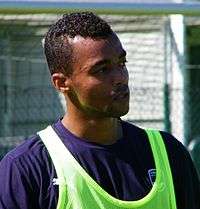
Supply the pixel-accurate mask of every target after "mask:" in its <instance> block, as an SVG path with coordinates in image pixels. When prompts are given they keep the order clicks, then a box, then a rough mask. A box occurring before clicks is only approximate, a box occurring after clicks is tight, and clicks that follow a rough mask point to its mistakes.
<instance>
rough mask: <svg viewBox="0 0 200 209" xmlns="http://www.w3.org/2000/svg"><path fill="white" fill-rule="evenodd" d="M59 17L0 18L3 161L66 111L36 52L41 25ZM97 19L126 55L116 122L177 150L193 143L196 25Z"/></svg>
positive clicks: (159, 19) (178, 20)
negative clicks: (167, 137)
mask: <svg viewBox="0 0 200 209" xmlns="http://www.w3.org/2000/svg"><path fill="white" fill-rule="evenodd" d="M59 17H60V16H59V15H50V14H43V15H0V117H1V120H0V150H3V151H2V153H3V154H4V153H5V152H6V151H7V150H9V149H10V148H11V147H13V146H15V145H16V144H17V143H18V141H21V140H23V138H24V137H27V136H30V135H32V134H34V133H35V132H36V131H38V130H40V129H42V128H44V127H45V126H46V125H48V124H51V123H53V122H54V121H55V120H56V119H57V118H59V117H62V115H63V113H64V112H65V111H66V110H65V103H64V100H63V98H62V96H61V95H59V94H58V92H56V91H55V90H54V89H53V88H52V86H51V83H50V78H49V72H48V69H47V65H46V62H45V59H44V55H43V49H42V44H41V40H42V38H43V36H44V34H45V32H46V31H47V29H48V27H49V25H50V24H52V23H54V22H55V21H56V20H57V19H58V18H59ZM102 17H103V18H104V19H106V20H107V21H108V22H109V23H110V24H111V25H112V27H113V30H114V31H116V32H117V34H118V36H119V38H120V40H121V42H122V44H123V46H124V48H125V50H126V51H127V60H128V63H127V67H128V71H129V77H130V82H129V86H130V90H131V99H130V111H129V113H128V114H127V115H126V116H124V117H123V118H124V119H125V120H128V121H130V122H133V123H135V124H138V125H141V126H144V127H152V128H158V129H161V130H167V131H170V132H172V133H173V134H174V135H175V136H176V137H177V138H179V139H180V140H183V139H185V142H189V141H190V140H192V138H194V137H196V136H198V135H199V134H200V128H199V126H200V119H199V117H198V110H199V109H200V103H199V101H200V100H199V99H200V93H199V92H200V91H199V78H200V76H199V73H200V71H199V64H200V63H199V59H198V52H199V47H200V45H199V43H200V41H199V40H198V37H199V34H200V27H199V25H200V22H199V18H198V17H185V19H184V21H183V17H179V16H176V17H172V16H170V15H160V16H153V15H151V16H150V15H140V16H131V15H129V16H126V15H102ZM173 24H175V27H174V26H173ZM176 29H178V30H176ZM184 31H186V32H184ZM184 34H185V35H184ZM186 63H187V64H186ZM3 154H1V153H0V155H3Z"/></svg>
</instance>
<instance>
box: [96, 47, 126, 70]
mask: <svg viewBox="0 0 200 209" xmlns="http://www.w3.org/2000/svg"><path fill="white" fill-rule="evenodd" d="M123 57H126V51H125V50H123V51H122V53H121V54H120V55H119V57H118V58H119V59H121V58H123ZM106 64H111V61H110V60H109V59H104V60H100V61H98V62H96V63H95V64H94V65H93V66H92V68H95V67H98V66H102V65H106Z"/></svg>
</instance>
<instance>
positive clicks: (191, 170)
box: [162, 133, 200, 209]
mask: <svg viewBox="0 0 200 209" xmlns="http://www.w3.org/2000/svg"><path fill="white" fill-rule="evenodd" d="M162 135H164V139H165V144H166V148H167V152H168V158H169V162H170V166H171V172H172V177H173V182H174V189H175V195H176V202H177V209H197V208H200V198H199V195H200V181H199V178H198V174H197V171H196V169H195V167H194V164H193V161H192V159H191V157H190V154H189V152H188V151H187V149H186V147H185V146H184V145H183V144H181V142H179V141H178V140H177V139H175V138H174V137H173V136H171V135H170V134H167V133H162Z"/></svg>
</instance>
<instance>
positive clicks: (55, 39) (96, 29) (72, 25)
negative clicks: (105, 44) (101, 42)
mask: <svg viewBox="0 0 200 209" xmlns="http://www.w3.org/2000/svg"><path fill="white" fill-rule="evenodd" d="M112 33H113V31H112V29H111V27H110V25H109V24H108V23H107V22H106V21H104V20H103V19H101V18H100V17H98V16H97V15H95V14H93V13H92V12H77V13H70V14H64V15H63V17H62V18H61V19H59V20H58V21H57V22H56V23H55V24H53V25H52V26H51V27H50V28H49V31H48V32H47V34H46V36H45V41H44V52H45V56H46V60H47V64H48V66H49V70H50V73H51V74H53V73H55V72H63V73H65V74H70V73H71V72H72V67H71V63H72V62H73V46H72V44H70V43H69V41H68V38H74V37H75V36H77V35H80V36H82V37H84V38H87V37H90V38H92V39H106V38H107V37H108V36H109V35H111V34H112Z"/></svg>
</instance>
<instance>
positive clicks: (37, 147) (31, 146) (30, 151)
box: [2, 135, 45, 162]
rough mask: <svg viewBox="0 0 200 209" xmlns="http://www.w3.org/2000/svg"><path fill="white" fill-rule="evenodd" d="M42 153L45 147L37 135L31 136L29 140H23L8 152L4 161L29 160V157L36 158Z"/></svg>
mask: <svg viewBox="0 0 200 209" xmlns="http://www.w3.org/2000/svg"><path fill="white" fill-rule="evenodd" d="M42 152H45V146H44V144H43V143H42V141H41V140H40V137H39V136H38V135H33V136H31V137H29V138H26V139H24V141H23V142H22V143H21V144H20V145H18V146H17V147H15V148H14V149H12V150H11V151H9V152H8V153H7V154H6V155H5V157H4V158H3V160H2V161H4V159H8V160H9V161H13V162H14V161H18V160H20V161H21V160H22V159H29V158H30V156H35V157H36V156H38V155H40V154H41V153H42Z"/></svg>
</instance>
